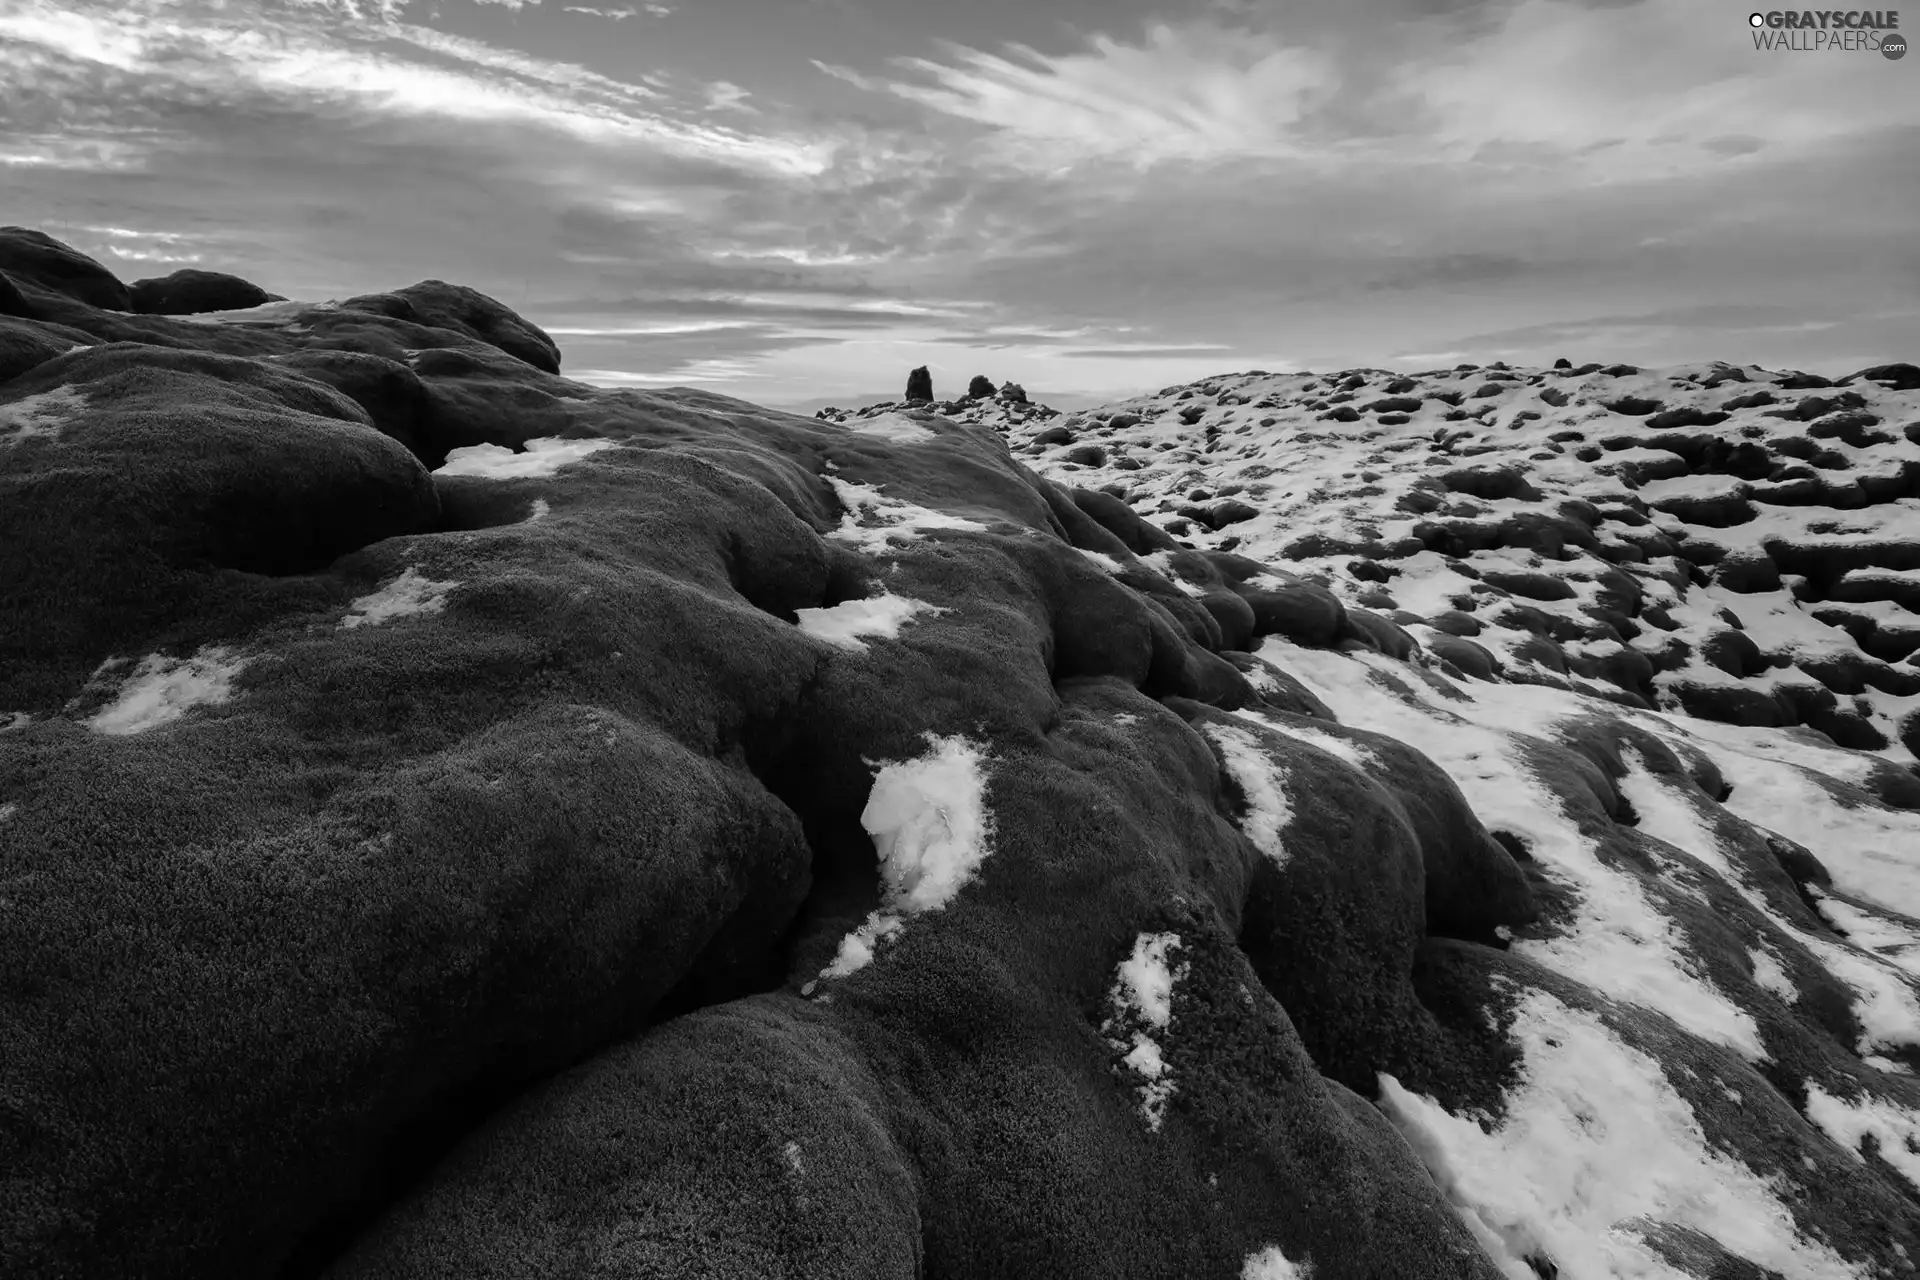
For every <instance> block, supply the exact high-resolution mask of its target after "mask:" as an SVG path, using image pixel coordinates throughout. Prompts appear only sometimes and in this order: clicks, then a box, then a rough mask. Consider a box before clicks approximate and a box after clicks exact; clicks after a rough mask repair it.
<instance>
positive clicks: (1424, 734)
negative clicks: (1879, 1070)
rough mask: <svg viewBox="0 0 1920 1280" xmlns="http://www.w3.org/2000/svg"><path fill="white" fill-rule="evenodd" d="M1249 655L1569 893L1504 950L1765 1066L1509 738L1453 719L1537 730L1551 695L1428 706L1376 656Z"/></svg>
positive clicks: (1656, 915)
mask: <svg viewBox="0 0 1920 1280" xmlns="http://www.w3.org/2000/svg"><path fill="white" fill-rule="evenodd" d="M1260 656H1262V657H1264V658H1266V659H1267V660H1268V661H1270V662H1273V663H1275V664H1276V665H1278V666H1281V667H1283V668H1285V669H1286V670H1289V671H1291V672H1293V673H1294V675H1295V677H1296V678H1298V679H1300V680H1302V681H1303V682H1305V683H1306V685H1307V686H1308V687H1309V688H1310V689H1312V690H1313V692H1314V693H1315V694H1317V695H1318V696H1319V697H1320V699H1321V701H1323V702H1325V703H1326V704H1327V705H1328V706H1329V707H1331V708H1332V709H1333V711H1334V713H1335V714H1336V715H1338V716H1339V717H1340V721H1341V723H1342V724H1346V725H1350V726H1352V727H1353V728H1356V729H1364V730H1367V731H1369V732H1373V733H1382V734H1386V735H1387V736H1389V737H1393V738H1398V739H1399V740H1400V741H1402V742H1404V743H1406V744H1407V745H1408V746H1410V747H1413V748H1415V749H1416V750H1419V751H1421V752H1424V753H1425V754H1426V755H1427V757H1428V758H1429V759H1431V760H1432V761H1433V762H1434V763H1435V764H1437V765H1439V766H1440V767H1441V768H1442V769H1443V770H1445V771H1446V773H1447V775H1448V776H1449V777H1451V778H1452V779H1453V780H1454V783H1455V784H1456V785H1458V786H1459V788H1460V790H1461V792H1462V793H1463V794H1464V795H1465V796H1466V798H1467V802H1468V803H1469V804H1471V805H1472V806H1473V811H1474V812H1475V813H1476V814H1478V815H1479V817H1480V820H1481V821H1482V822H1483V823H1484V824H1486V826H1487V828H1488V830H1491V831H1500V830H1505V831H1510V832H1512V833H1514V834H1515V835H1517V836H1519V837H1521V838H1522V839H1523V840H1525V841H1526V843H1527V846H1528V849H1529V851H1530V852H1531V853H1532V855H1533V857H1534V859H1535V861H1536V862H1537V863H1539V865H1540V866H1541V867H1542V868H1543V869H1545V870H1547V871H1549V872H1550V873H1551V874H1552V875H1553V877H1554V878H1555V879H1557V880H1559V881H1561V882H1562V883H1564V884H1567V885H1569V886H1570V887H1572V888H1574V889H1575V890H1576V891H1577V892H1578V894H1579V912H1578V915H1576V917H1575V918H1574V920H1573V922H1572V924H1571V925H1570V926H1569V927H1567V928H1566V929H1565V930H1564V931H1563V932H1561V933H1560V934H1558V935H1557V936H1555V937H1552V938H1545V939H1539V938H1523V939H1519V940H1517V941H1516V942H1515V943H1514V944H1513V949H1514V951H1515V952H1517V953H1519V954H1522V955H1525V956H1527V957H1528V958H1530V959H1533V960H1536V961H1538V962H1539V963H1541V964H1544V965H1546V966H1547V967H1549V968H1551V969H1553V970H1554V971H1555V972H1558V973H1563V974H1566V975H1567V976H1568V977H1570V978H1573V979H1575V980H1576V981H1578V982H1582V983H1585V984H1587V985H1588V986H1591V987H1592V988H1594V989H1595V990H1597V991H1601V992H1603V993H1605V994H1606V995H1609V996H1612V997H1613V998H1615V999H1617V1000H1622V1001H1625V1002H1627V1003H1629V1004H1634V1005H1638V1006H1640V1007H1641V1008H1643V1009H1649V1010H1652V1011H1655V1012H1657V1013H1662V1014H1665V1015H1666V1016H1667V1017H1669V1018H1672V1019H1673V1020H1674V1021H1675V1022H1677V1023H1679V1024H1680V1025H1681V1026H1682V1027H1685V1028H1686V1029H1687V1030H1689V1031H1691V1032H1693V1033H1694V1034H1695V1035H1698V1036H1701V1037H1703V1038H1705V1039H1708V1040H1712V1041H1714V1042H1715V1043H1718V1044H1724V1045H1727V1046H1729V1047H1731V1048H1734V1049H1736V1050H1738V1051H1739V1052H1741V1053H1742V1054H1744V1055H1746V1056H1747V1057H1748V1058H1751V1059H1756V1060H1758V1059H1762V1058H1764V1057H1765V1056H1766V1051H1765V1048H1764V1047H1763V1045H1762V1044H1761V1041H1760V1029H1759V1025H1758V1024H1757V1023H1756V1022H1755V1021H1754V1019H1753V1015H1752V1014H1750V1013H1748V1012H1747V1011H1746V1010H1745V1009H1743V1008H1741V1007H1740V1006H1739V1005H1738V1004H1737V1003H1735V1002H1734V1001H1733V1000H1732V999H1730V998H1729V997H1728V996H1727V995H1726V993H1724V992H1722V991H1721V990H1719V989H1718V988H1717V987H1716V986H1714V984H1713V982H1712V981H1711V979H1709V978H1708V976H1707V974H1706V972H1705V971H1704V970H1703V969H1702V968H1701V967H1700V965H1699V964H1698V962H1697V961H1696V960H1695V959H1694V958H1693V957H1692V956H1690V955H1689V954H1688V953H1687V950H1686V944H1685V936H1684V935H1683V934H1682V933H1681V932H1680V930H1679V928H1678V927H1677V926H1676V925H1675V924H1674V922H1673V921H1672V920H1670V919H1668V918H1667V916H1666V915H1665V914H1663V913H1662V912H1661V911H1660V910H1659V908H1658V907H1657V906H1656V905H1655V903H1654V900H1653V899H1652V898H1651V897H1650V896H1649V895H1648V893H1647V891H1646V890H1645V889H1644V888H1643V887H1642V886H1641V884H1640V881H1639V880H1638V879H1636V878H1635V877H1634V876H1633V874H1632V873H1631V872H1628V871H1625V870H1621V869H1619V868H1616V867H1611V866H1608V865H1607V864H1605V863H1603V862H1602V861H1601V860H1600V857H1599V850H1598V846H1597V844H1596V843H1595V842H1594V841H1593V840H1590V839H1588V838H1587V837H1586V836H1585V835H1584V834H1582V833H1581V831H1580V828H1579V826H1578V824H1577V823H1575V822H1574V820H1573V819H1572V818H1571V817H1570V816H1569V815H1568V813H1567V812H1566V809H1565V806H1564V805H1563V804H1562V802H1561V800H1560V798H1559V796H1557V795H1556V794H1554V792H1553V790H1552V789H1551V788H1550V787H1548V786H1547V785H1546V784H1545V783H1544V782H1542V781H1541V780H1540V779H1539V778H1538V777H1536V776H1535V775H1534V773H1533V771H1532V769H1531V768H1530V767H1529V766H1528V765H1527V764H1526V763H1525V761H1524V758H1523V757H1522V755H1521V754H1520V751H1519V745H1520V744H1519V740H1518V738H1517V736H1516V735H1515V734H1514V733H1512V732H1510V731H1509V730H1507V729H1506V728H1504V727H1503V728H1494V727H1489V726H1488V725H1486V724H1482V723H1477V722H1475V721H1474V720H1470V719H1467V718H1465V717H1466V716H1468V715H1478V716H1482V717H1485V718H1486V719H1487V720H1492V721H1496V722H1500V723H1503V724H1515V723H1518V724H1526V725H1528V726H1529V727H1533V726H1535V725H1541V726H1544V725H1546V724H1550V723H1552V722H1553V721H1555V720H1556V719H1564V718H1565V713H1564V712H1562V711H1560V710H1558V709H1556V705H1555V703H1554V702H1553V701H1552V700H1551V699H1547V698H1544V697H1543V695H1550V694H1552V693H1553V691H1552V690H1542V689H1534V688H1532V687H1529V686H1502V685H1483V684H1478V683H1476V684H1475V685H1474V686H1473V693H1474V695H1475V696H1476V697H1477V696H1479V695H1480V694H1481V692H1482V691H1483V690H1485V691H1488V692H1492V693H1494V695H1495V698H1496V699H1500V700H1496V701H1492V702H1489V703H1486V704H1481V703H1477V702H1475V701H1472V700H1469V701H1466V702H1454V701H1450V700H1449V701H1447V702H1445V703H1444V705H1441V706H1433V705H1429V704H1427V703H1425V702H1423V701H1421V699H1422V698H1423V697H1425V696H1428V695H1429V694H1430V692H1431V691H1428V690H1427V689H1426V688H1425V686H1424V685H1421V684H1418V683H1415V682H1411V681H1409V682H1404V683H1403V682H1402V681H1401V680H1400V678H1399V677H1398V676H1396V675H1395V674H1394V673H1395V672H1405V671H1406V668H1405V667H1404V666H1402V665H1401V664H1400V663H1397V662H1394V661H1393V660H1392V659H1389V658H1384V657H1380V656H1379V655H1375V654H1359V655H1354V656H1351V657H1349V656H1347V655H1344V654H1340V653H1335V652H1331V651H1327V650H1317V649H1305V648H1301V647H1299V646H1297V645H1293V644H1290V643H1288V642H1286V641H1283V640H1276V639H1272V638H1270V639H1268V640H1267V641H1266V642H1265V643H1264V644H1263V645H1262V647H1261V651H1260ZM1396 690H1401V691H1402V692H1396ZM1501 690H1506V691H1507V692H1508V693H1509V694H1511V693H1512V692H1513V691H1514V690H1520V691H1522V694H1523V695H1532V702H1533V706H1532V709H1531V710H1530V711H1526V710H1522V709H1521V708H1519V707H1518V706H1517V705H1515V703H1514V702H1513V701H1512V700H1510V699H1504V698H1501V695H1500V694H1499V692H1498V691H1501ZM1431 696H1433V697H1435V698H1436V699H1437V698H1438V697H1439V696H1440V695H1438V694H1431ZM1456 709H1457V710H1456Z"/></svg>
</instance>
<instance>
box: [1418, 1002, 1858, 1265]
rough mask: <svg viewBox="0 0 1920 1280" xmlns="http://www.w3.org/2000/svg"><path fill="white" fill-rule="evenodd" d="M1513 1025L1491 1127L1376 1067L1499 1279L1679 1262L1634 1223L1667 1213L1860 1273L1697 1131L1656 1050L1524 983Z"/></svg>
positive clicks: (1723, 1235)
mask: <svg viewBox="0 0 1920 1280" xmlns="http://www.w3.org/2000/svg"><path fill="white" fill-rule="evenodd" d="M1511 1034H1512V1037H1513V1039H1514V1040H1515V1042H1516V1043H1517V1044H1518V1045H1519V1047H1520V1050H1521V1053H1522V1055H1523V1058H1522V1067H1521V1080H1520V1083H1519V1084H1518V1085H1517V1086H1516V1087H1515V1088H1514V1090H1513V1092H1512V1093H1511V1094H1509V1095H1508V1098H1507V1108H1506V1116H1505V1118H1504V1119H1502V1120H1501V1122H1500V1123H1499V1124H1498V1125H1497V1126H1494V1127H1492V1128H1491V1129H1489V1128H1486V1127H1483V1124H1482V1122H1480V1121H1478V1120H1476V1119H1474V1118H1473V1117H1471V1116H1456V1115H1452V1114H1450V1113H1449V1112H1447V1111H1446V1110H1445V1109H1443V1108H1442V1107H1440V1106H1439V1105H1438V1104H1437V1103H1435V1102H1434V1101H1433V1099H1431V1098H1427V1097H1422V1096H1418V1095H1415V1094H1412V1093H1409V1092H1408V1091H1407V1090H1405V1089H1404V1088H1402V1087H1401V1086H1400V1083H1399V1082H1398V1081H1397V1080H1395V1079H1394V1078H1393V1077H1392V1076H1389V1075H1385V1074H1383V1075H1381V1077H1380V1090H1381V1097H1380V1106H1381V1109H1382V1110H1383V1111H1385V1112H1386V1114H1387V1116H1388V1118H1389V1119H1391V1120H1392V1121H1393V1123H1394V1125H1395V1126H1396V1127H1397V1128H1398V1129H1399V1130H1400V1132H1401V1133H1402V1134H1403V1135H1404V1136H1405V1137H1406V1139H1407V1141H1408V1143H1409V1144H1411V1145H1412V1147H1413V1149H1414V1151H1415V1152H1416V1153H1418V1154H1419V1156H1420V1157H1421V1159H1422V1160H1423V1161H1424V1162H1425V1163H1426V1165H1427V1168H1428V1170H1429V1171H1430V1172H1431V1173H1432V1174H1433V1177H1434V1180H1435V1182H1437V1183H1438V1184H1439V1186H1440V1188H1441V1190H1442V1191H1443V1192H1444V1193H1445V1194H1446V1196H1447V1198H1448V1199H1449V1200H1451V1201H1452V1202H1453V1204H1454V1206H1455V1207H1456V1208H1457V1209H1459V1211H1460V1214H1461V1216H1462V1218H1463V1219H1465V1221H1466V1223H1467V1226H1468V1228H1469V1229H1470V1230H1472V1232H1473V1234H1474V1235H1475V1236H1476V1237H1478V1239H1479V1240H1480V1243H1481V1245H1482V1246H1483V1247H1484V1248H1485V1249H1486V1250H1487V1252H1488V1254H1489V1255H1490V1256H1491V1257H1492V1258H1493V1259H1494V1261H1495V1262H1496V1263H1497V1264H1498V1265H1499V1266H1500V1267H1501V1269H1502V1270H1503V1271H1505V1272H1506V1274H1507V1275H1508V1276H1509V1277H1511V1278H1512V1280H1538V1274H1539V1273H1536V1272H1535V1271H1534V1269H1533V1268H1532V1267H1530V1266H1529V1265H1528V1264H1527V1262H1526V1261H1525V1259H1526V1258H1527V1257H1528V1256H1529V1255H1533V1256H1537V1257H1543V1258H1545V1259H1548V1260H1551V1261H1552V1262H1553V1263H1555V1264H1556V1265H1557V1266H1558V1268H1559V1275H1560V1276H1561V1277H1562V1280H1616V1278H1619V1277H1642V1276H1645V1277H1675V1278H1676V1280H1677V1278H1678V1277H1681V1276H1682V1275H1683V1274H1684V1273H1682V1272H1680V1271H1678V1270H1677V1269H1675V1268H1674V1267H1673V1266H1672V1265H1671V1264H1669V1263H1667V1262H1666V1261H1665V1260H1664V1259H1662V1258H1661V1257H1660V1255H1659V1254H1657V1253H1656V1252H1655V1251H1654V1250H1653V1249H1652V1247H1651V1246H1649V1245H1648V1244H1647V1243H1646V1242H1645V1240H1644V1238H1643V1235H1642V1233H1643V1232H1644V1231H1645V1230H1646V1228H1647V1227H1649V1226H1653V1225H1660V1224H1670V1225H1673V1226H1678V1227H1684V1228H1688V1229H1690V1230H1694V1231H1698V1232H1700V1233H1701V1234H1703V1235H1706V1236H1709V1237H1711V1238H1713V1239H1714V1240H1717V1241H1718V1242H1719V1243H1720V1244H1721V1245H1722V1246H1724V1247H1725V1248H1726V1249H1727V1251H1728V1252H1730V1253H1732V1254H1734V1255H1735V1256H1737V1257H1743V1258H1746V1259H1749V1260H1750V1261H1753V1262H1756V1263H1758V1264H1760V1265H1761V1266H1763V1267H1771V1268H1773V1269H1775V1270H1776V1271H1779V1272H1780V1273H1782V1274H1784V1275H1790V1276H1795V1277H1803V1278H1804V1280H1861V1273H1860V1272H1859V1271H1858V1270H1857V1269H1855V1268H1854V1267H1853V1266H1851V1265H1850V1264H1848V1263H1847V1262H1846V1261H1845V1260H1844V1259H1842V1258H1841V1257H1840V1256H1839V1255H1838V1254H1835V1253H1834V1252H1833V1251H1832V1250H1831V1249H1829V1248H1827V1247H1826V1246H1825V1245H1823V1244H1820V1243H1818V1242H1815V1241H1811V1240H1809V1239H1807V1238H1806V1237H1804V1236H1802V1235H1801V1234H1800V1232H1799V1229H1798V1228H1797V1227H1796V1226H1795V1224H1794V1221H1793V1217H1792V1215H1791V1214H1790V1213H1788V1211H1787V1210H1786V1208H1785V1207H1784V1206H1782V1205H1781V1204H1780V1203H1779V1202H1778V1201H1777V1200H1776V1199H1775V1198H1774V1194H1773V1189H1772V1186H1771V1184H1770V1183H1769V1181H1768V1180H1767V1179H1764V1178H1762V1177H1760V1176H1758V1175H1757V1174H1755V1173H1754V1172H1753V1170H1751V1169H1749V1168H1748V1167H1747V1166H1746V1165H1744V1164H1742V1163H1740V1162H1739V1161H1737V1160H1734V1159H1732V1158H1730V1157H1728V1156H1726V1155H1723V1154H1721V1153H1720V1152H1718V1151H1716V1150H1714V1149H1713V1148H1712V1147H1711V1146H1709V1145H1708V1143H1707V1140H1706V1135H1705V1134H1704V1133H1703V1132H1702V1130H1701V1128H1700V1123H1699V1120H1698V1119H1697V1118H1696V1117H1695V1115H1694V1113H1693V1109H1692V1108H1691V1107H1690V1106H1688V1105H1687V1102H1686V1100H1685V1099H1684V1098H1682V1097H1681V1096H1680V1095H1679V1093H1677V1092H1676V1091H1675V1090H1674V1088H1673V1087H1672V1085H1670V1084H1669V1083H1668V1082H1667V1079H1666V1076H1665V1075H1664V1074H1663V1073H1662V1071H1661V1068H1660V1064H1659V1063H1658V1062H1657V1061H1655V1060H1654V1059H1653V1058H1650V1057H1648V1056H1647V1055H1646V1054H1644V1053H1641V1052H1640V1051H1639V1050H1637V1049H1635V1048H1633V1047H1632V1046H1631V1045H1629V1044H1627V1043H1625V1042H1624V1041H1622V1040H1621V1039H1619V1038H1618V1037H1617V1036H1615V1035H1614V1034H1613V1033H1612V1032H1611V1031H1610V1030H1608V1028H1607V1027H1606V1025H1605V1024H1604V1023H1603V1022H1602V1021H1601V1020H1600V1019H1599V1018H1598V1017H1596V1016H1594V1015H1593V1014H1590V1013H1587V1012H1584V1011H1582V1010H1578V1009H1574V1008H1570V1007H1569V1006H1567V1005H1565V1004H1562V1003H1561V1002H1560V1001H1559V1000H1557V999H1555V998H1554V997H1553V996H1551V995H1548V994H1547V993H1546V992H1544V991H1535V990H1529V991H1527V992H1526V994H1525V995H1524V996H1523V998H1522V999H1521V1000H1520V1001H1519V1003H1518V1004H1517V1006H1516V1007H1515V1020H1514V1024H1513V1028H1512V1032H1511Z"/></svg>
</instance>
